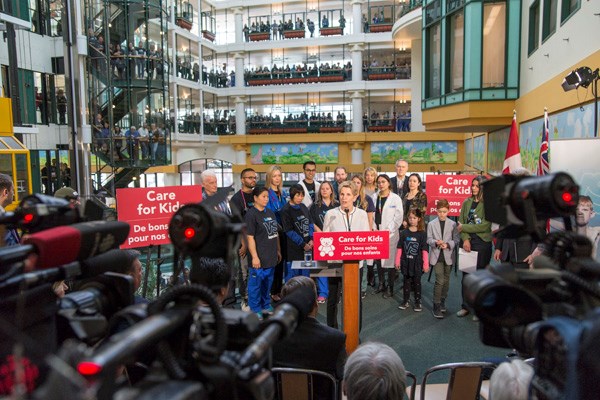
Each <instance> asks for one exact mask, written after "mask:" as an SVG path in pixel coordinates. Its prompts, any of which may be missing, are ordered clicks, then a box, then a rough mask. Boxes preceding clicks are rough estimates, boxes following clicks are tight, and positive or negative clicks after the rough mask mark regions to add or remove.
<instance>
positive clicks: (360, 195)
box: [351, 174, 369, 211]
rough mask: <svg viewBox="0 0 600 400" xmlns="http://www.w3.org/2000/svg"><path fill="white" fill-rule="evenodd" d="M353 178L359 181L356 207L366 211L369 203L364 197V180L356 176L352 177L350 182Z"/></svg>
mask: <svg viewBox="0 0 600 400" xmlns="http://www.w3.org/2000/svg"><path fill="white" fill-rule="evenodd" d="M354 178H356V179H358V180H359V181H360V189H358V199H359V202H358V207H360V208H362V209H363V210H365V211H367V208H368V206H369V203H368V202H367V196H366V195H365V178H363V177H362V176H361V175H358V174H356V175H353V176H352V179H351V180H353V179H354Z"/></svg>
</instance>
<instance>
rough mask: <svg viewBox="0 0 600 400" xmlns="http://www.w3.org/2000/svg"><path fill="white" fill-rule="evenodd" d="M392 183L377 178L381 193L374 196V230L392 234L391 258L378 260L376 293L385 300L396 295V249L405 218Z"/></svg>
mask: <svg viewBox="0 0 600 400" xmlns="http://www.w3.org/2000/svg"><path fill="white" fill-rule="evenodd" d="M391 187H392V182H391V180H390V177H389V176H387V175H386V174H381V175H379V176H378V177H377V188H378V189H379V191H378V192H377V193H376V194H374V195H373V202H374V203H375V218H374V221H373V230H377V231H389V232H390V256H389V258H387V259H385V260H376V261H375V265H377V275H378V276H379V286H378V287H377V290H375V293H383V297H384V298H386V299H387V298H390V297H392V296H393V295H394V279H395V275H396V274H395V272H396V269H395V268H394V260H395V258H396V247H397V244H398V237H399V236H400V230H399V229H400V226H401V225H402V219H403V218H404V210H403V209H402V199H401V198H400V196H398V195H397V194H396V193H394V192H392V191H391ZM385 271H388V274H387V275H388V278H387V281H388V283H387V285H386V284H385V276H384V275H385Z"/></svg>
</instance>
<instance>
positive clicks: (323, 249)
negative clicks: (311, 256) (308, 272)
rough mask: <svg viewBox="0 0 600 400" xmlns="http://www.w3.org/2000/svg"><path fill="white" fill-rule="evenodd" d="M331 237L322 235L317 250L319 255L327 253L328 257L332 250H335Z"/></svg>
mask: <svg viewBox="0 0 600 400" xmlns="http://www.w3.org/2000/svg"><path fill="white" fill-rule="evenodd" d="M332 243H333V238H332V237H322V238H321V240H320V245H319V252H320V254H321V257H323V256H325V255H328V256H329V257H332V256H333V250H335V246H334V245H333V244H332Z"/></svg>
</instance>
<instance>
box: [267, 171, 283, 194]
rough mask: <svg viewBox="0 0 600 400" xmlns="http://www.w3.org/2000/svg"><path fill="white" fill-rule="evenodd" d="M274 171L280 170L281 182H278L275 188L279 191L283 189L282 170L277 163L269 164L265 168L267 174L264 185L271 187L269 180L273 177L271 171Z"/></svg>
mask: <svg viewBox="0 0 600 400" xmlns="http://www.w3.org/2000/svg"><path fill="white" fill-rule="evenodd" d="M275 171H279V172H281V182H280V183H279V186H277V190H278V191H279V192H282V191H283V172H282V171H281V167H280V166H279V165H271V166H270V167H269V168H267V176H266V178H265V181H266V182H265V184H266V185H265V186H266V187H267V188H269V189H271V180H272V179H273V173H274V172H275Z"/></svg>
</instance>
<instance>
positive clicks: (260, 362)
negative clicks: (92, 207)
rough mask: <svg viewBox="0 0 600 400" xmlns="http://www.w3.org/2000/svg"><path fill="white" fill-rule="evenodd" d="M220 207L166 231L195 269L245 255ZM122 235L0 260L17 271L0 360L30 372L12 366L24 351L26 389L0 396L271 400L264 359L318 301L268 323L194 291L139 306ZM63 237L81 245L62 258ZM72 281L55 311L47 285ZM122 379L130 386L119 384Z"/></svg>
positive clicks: (40, 235) (295, 305)
mask: <svg viewBox="0 0 600 400" xmlns="http://www.w3.org/2000/svg"><path fill="white" fill-rule="evenodd" d="M213 197H215V199H214V200H213V199H210V200H211V201H204V202H203V203H201V204H190V205H186V206H183V207H181V208H180V209H179V210H178V211H177V212H176V214H175V215H174V216H173V218H172V220H171V223H170V226H169V233H170V235H171V240H172V242H173V244H174V246H175V248H176V250H177V252H178V253H179V254H181V255H182V256H183V257H190V258H191V261H192V268H197V267H198V266H199V265H200V263H199V261H198V260H199V259H200V258H201V257H219V258H223V259H224V260H231V259H232V258H233V257H234V256H235V253H237V248H238V247H239V241H240V238H241V233H242V231H243V228H244V224H243V223H242V222H241V218H240V217H239V216H229V215H225V214H223V213H221V212H219V211H217V210H215V204H217V203H218V202H220V201H222V199H220V198H219V197H220V196H213ZM60 207H62V205H59V208H57V210H56V213H60V212H62V208H60ZM19 212H20V213H21V215H24V214H23V213H24V211H22V210H17V212H16V213H19ZM16 213H15V214H16ZM13 218H15V217H13ZM48 220H50V219H48ZM57 220H58V221H63V220H61V219H60V218H56V220H55V222H56V221H57ZM121 224H123V223H119V222H111V223H107V222H105V221H95V222H83V223H81V222H80V223H76V224H73V225H66V226H59V227H56V228H49V229H45V230H41V231H39V232H36V233H32V234H31V235H29V236H28V237H27V239H26V240H24V241H23V242H24V244H23V245H21V246H18V247H16V248H15V249H11V248H4V249H0V260H2V259H5V260H10V262H11V266H10V267H8V266H7V267H6V268H5V267H4V264H2V265H3V267H2V270H7V271H10V274H9V275H6V276H3V277H2V279H0V294H3V295H4V294H11V295H12V297H11V298H10V300H11V302H9V299H8V298H7V299H5V298H4V297H5V296H2V297H3V300H2V301H1V302H0V317H2V318H3V319H4V320H8V321H17V323H15V324H10V325H9V328H0V329H2V331H1V332H2V333H1V334H0V335H1V336H3V338H4V339H6V340H2V343H3V345H4V344H6V346H3V347H1V348H0V350H2V354H4V355H5V357H6V358H5V359H6V360H7V361H6V362H7V363H8V362H9V361H10V362H11V363H12V364H11V368H22V365H24V363H23V362H21V361H22V359H23V357H21V358H20V360H21V361H15V357H14V354H17V359H19V356H18V354H19V351H22V350H18V351H17V352H14V351H13V349H14V348H19V349H23V348H25V349H27V351H26V352H25V354H26V358H27V361H28V363H27V367H26V368H25V370H26V371H27V372H26V374H25V376H26V379H23V380H22V381H15V382H13V381H10V379H11V377H12V376H22V375H19V374H16V375H15V374H10V376H7V377H6V379H5V380H4V382H5V383H6V386H5V387H4V390H3V392H2V393H4V394H7V393H9V392H10V390H11V389H13V390H14V388H15V387H16V388H18V387H21V388H22V392H28V393H30V396H31V397H33V398H44V399H53V398H56V399H59V398H60V399H63V398H65V397H68V398H84V397H85V398H89V397H96V398H100V399H109V398H119V399H129V398H136V399H138V398H142V399H143V398H148V399H150V398H152V399H155V398H156V397H157V396H158V397H168V398H170V399H188V398H194V399H204V398H206V399H211V398H229V399H271V398H272V397H273V394H274V383H273V380H272V377H271V375H270V372H269V370H268V367H269V354H270V351H269V349H270V347H271V346H272V345H273V344H274V343H275V342H276V341H277V340H280V339H281V338H283V337H286V336H287V335H290V334H291V333H292V332H293V331H294V329H295V327H296V326H297V324H298V323H299V322H300V321H301V320H302V318H303V317H304V316H305V315H307V314H308V313H309V311H310V310H309V308H310V306H309V305H310V304H313V303H314V301H315V299H314V293H312V291H303V290H299V291H297V294H295V295H294V296H289V298H287V299H285V301H283V302H281V303H280V304H278V305H277V307H275V310H274V311H273V314H272V315H271V317H270V318H268V319H266V320H265V321H262V322H261V321H259V320H258V317H257V316H256V315H255V314H251V313H245V312H242V311H239V310H225V309H222V308H221V307H220V305H219V304H217V301H216V298H215V296H214V294H213V293H212V292H211V290H210V289H208V288H206V287H204V286H201V285H196V284H192V285H182V286H175V287H173V288H171V289H170V290H168V291H165V292H164V293H163V294H162V295H161V296H160V297H159V298H158V299H156V300H155V301H154V302H152V303H150V304H137V305H133V304H132V303H133V298H132V296H133V293H132V292H133V291H132V284H131V278H130V277H128V276H127V275H124V274H125V273H126V270H125V268H126V265H125V264H126V263H125V262H124V261H123V260H119V259H118V257H120V254H123V251H121V250H116V247H118V246H119V245H120V244H121V243H123V242H124V240H125V239H126V236H127V233H128V229H129V227H128V224H123V225H124V226H126V227H127V232H125V231H124V230H125V228H121ZM104 228H109V229H104ZM86 229H87V230H86ZM121 229H123V232H121ZM73 231H75V232H76V233H73ZM77 235H79V236H77ZM110 235H112V236H110ZM109 236H110V237H109ZM56 237H59V238H60V243H63V242H68V241H69V240H71V239H74V240H76V241H78V243H79V244H78V246H65V245H63V246H62V248H61V246H58V243H59V241H58V240H59V239H55V238H56ZM67 239H68V240H67ZM65 247H67V248H68V249H67V250H65ZM110 248H113V249H114V250H110ZM53 249H55V250H53ZM63 252H66V253H68V256H66V255H62V254H59V253H63ZM56 257H58V258H60V262H57V261H56V260H55V258H56ZM107 260H108V261H107ZM120 266H121V267H120ZM69 278H71V279H74V281H75V283H76V288H77V290H76V291H74V292H73V293H70V294H68V295H67V296H65V297H64V298H63V299H61V300H60V301H59V302H58V303H57V302H56V299H55V297H54V294H53V292H52V291H51V288H50V286H51V282H53V281H56V280H59V279H69ZM116 279H122V280H123V282H125V283H127V285H126V284H124V283H123V284H120V283H117V281H116ZM295 293H296V292H295ZM34 305H35V306H34ZM40 305H42V306H43V307H40ZM34 308H35V309H34ZM38 309H39V310H38ZM30 320H31V321H30ZM61 321H62V322H61ZM25 322H27V323H25ZM88 323H89V324H88ZM3 325H5V324H4V323H3V324H0V326H3ZM9 358H10V359H9ZM124 370H125V371H127V374H126V375H127V376H128V378H129V379H128V381H124V380H123V379H122V377H123V376H125V375H123V374H121V372H122V371H124ZM119 377H121V378H119ZM2 388H3V387H2V386H0V389H2Z"/></svg>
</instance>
